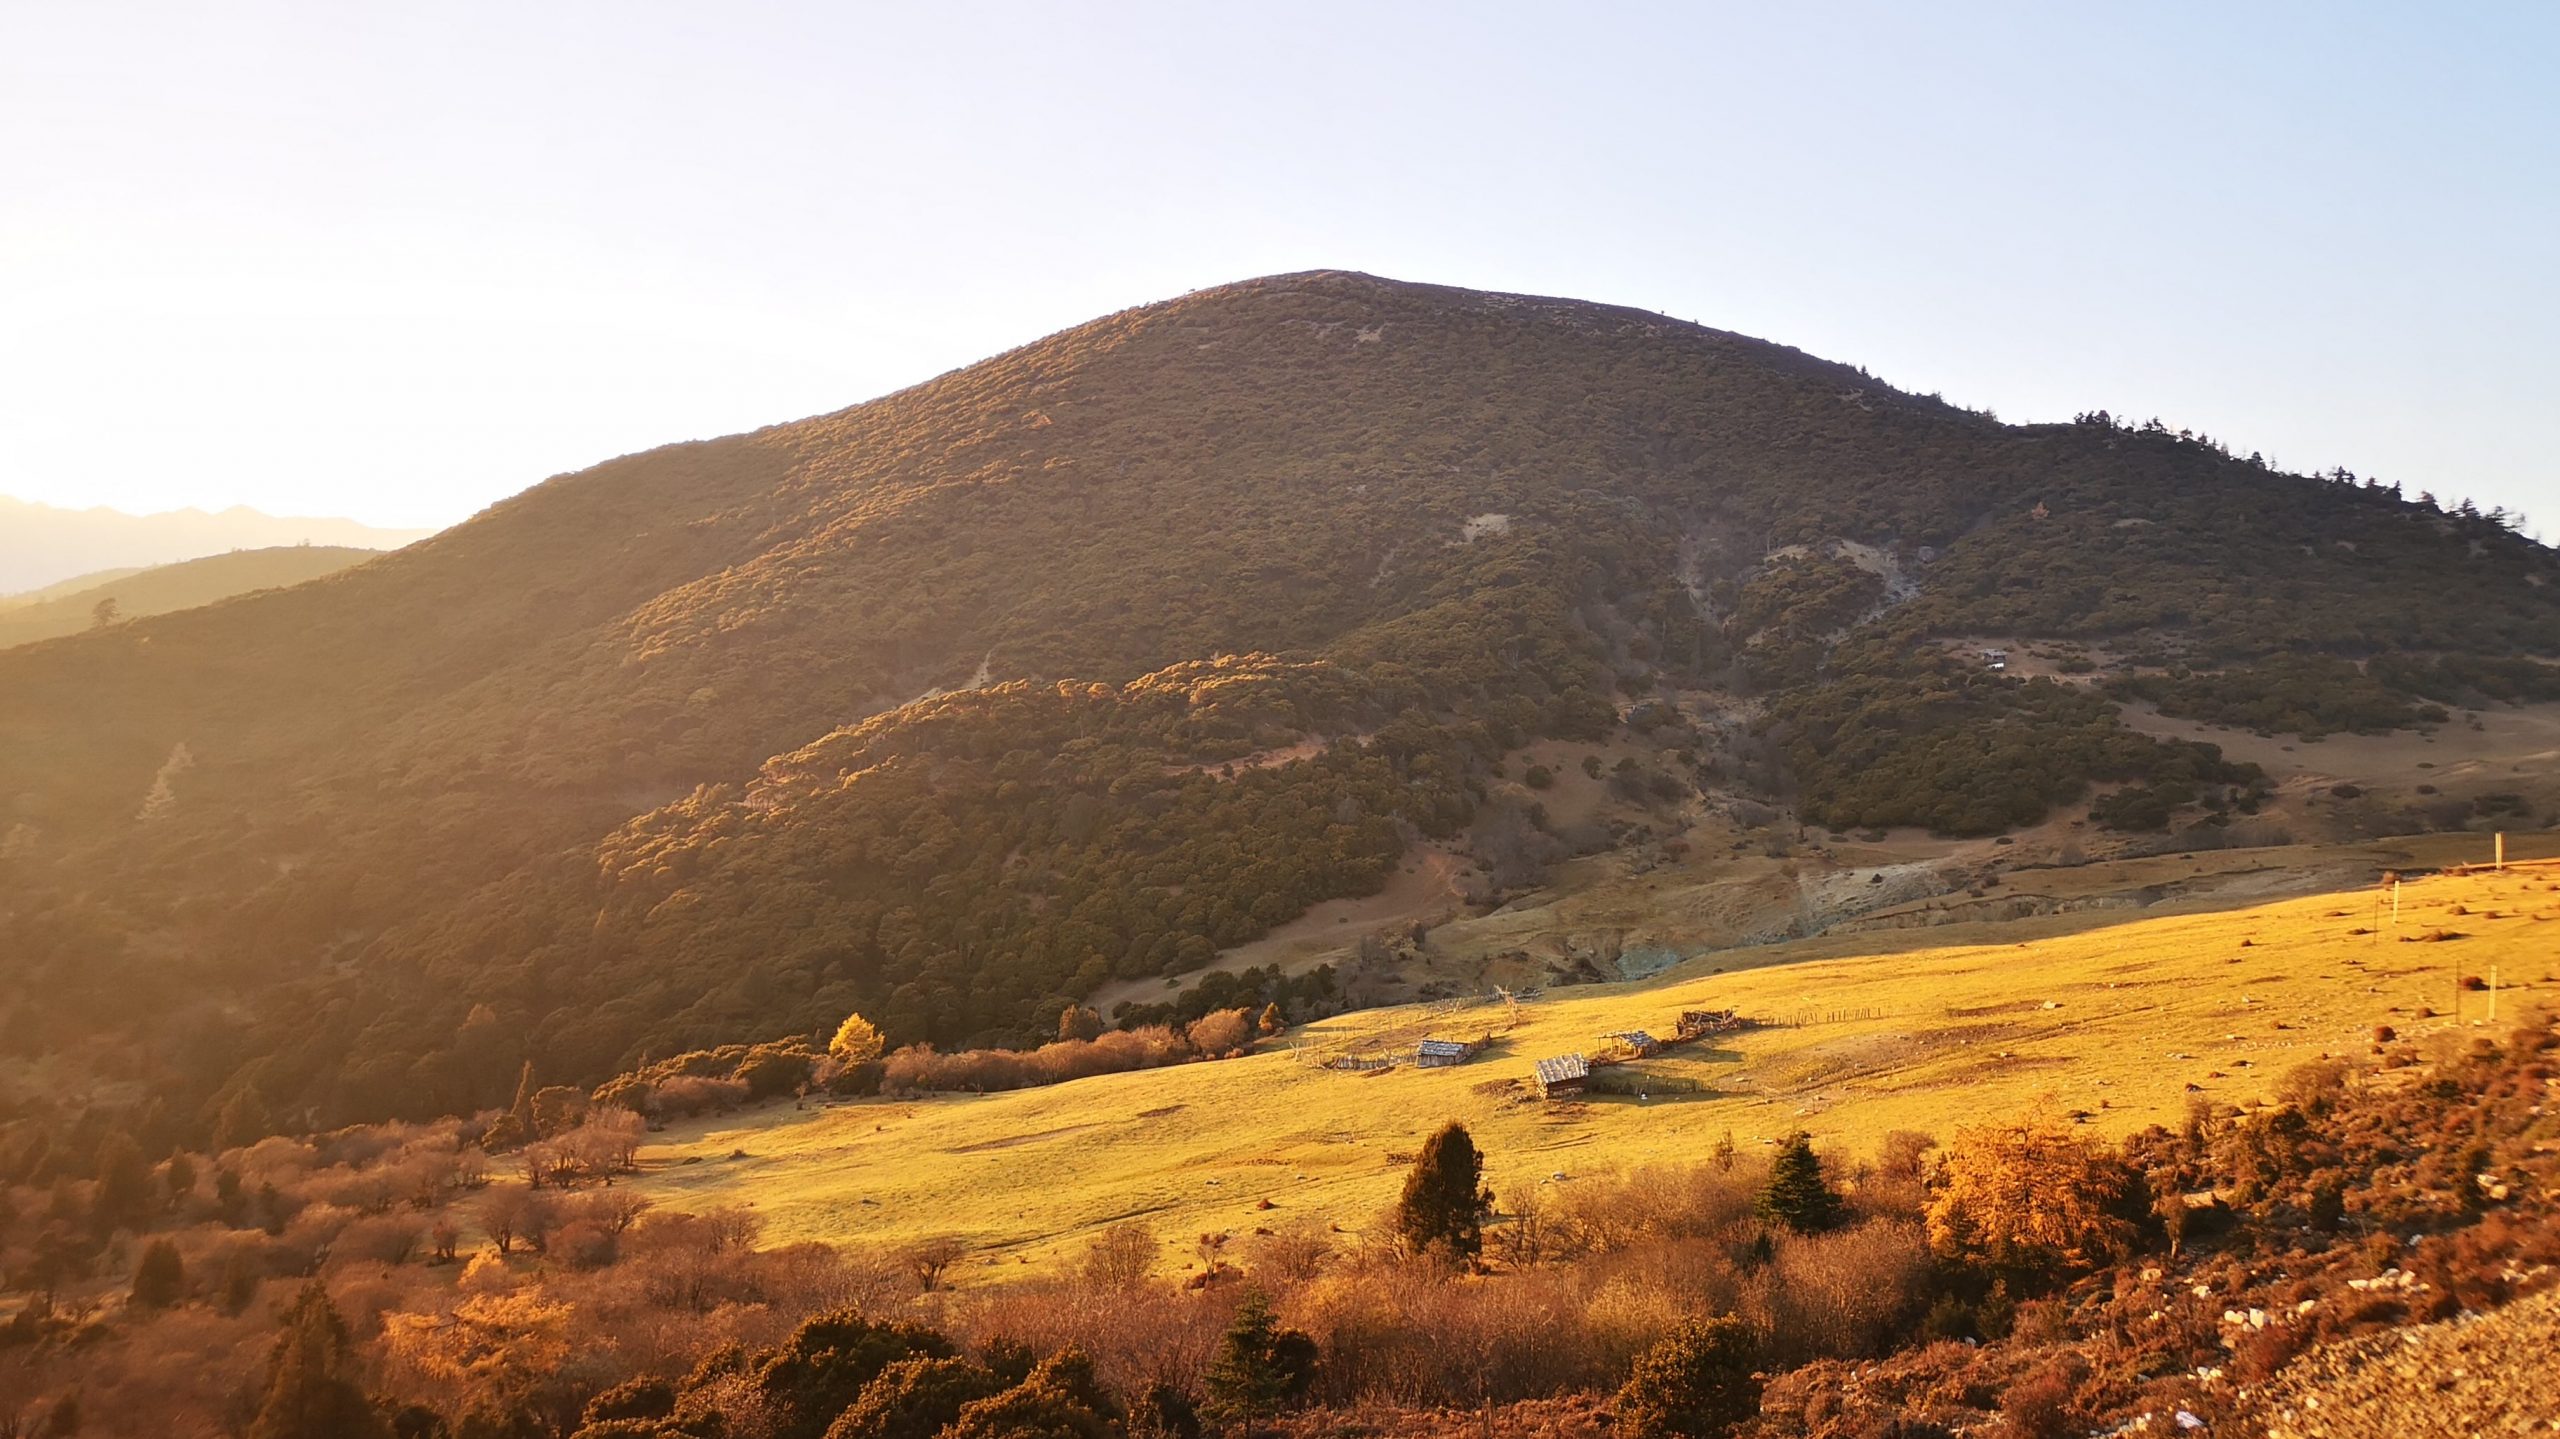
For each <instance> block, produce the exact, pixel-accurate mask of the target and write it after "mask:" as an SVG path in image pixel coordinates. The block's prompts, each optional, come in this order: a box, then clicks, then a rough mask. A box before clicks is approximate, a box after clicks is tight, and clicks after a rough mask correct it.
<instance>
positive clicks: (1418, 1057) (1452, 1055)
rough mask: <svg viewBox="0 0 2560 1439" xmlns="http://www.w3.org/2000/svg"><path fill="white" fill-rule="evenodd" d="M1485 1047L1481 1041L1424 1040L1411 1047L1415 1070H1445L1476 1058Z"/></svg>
mask: <svg viewBox="0 0 2560 1439" xmlns="http://www.w3.org/2000/svg"><path fill="white" fill-rule="evenodd" d="M1484 1046H1485V1041H1484V1040H1481V1039H1426V1040H1424V1041H1422V1042H1421V1043H1420V1044H1417V1045H1415V1046H1414V1047H1413V1067H1414V1068H1416V1069H1447V1068H1449V1067H1450V1066H1452V1065H1458V1064H1464V1063H1466V1062H1467V1061H1468V1060H1470V1059H1473V1058H1475V1057H1476V1055H1477V1053H1478V1052H1479V1051H1481V1050H1482V1049H1483V1048H1484Z"/></svg>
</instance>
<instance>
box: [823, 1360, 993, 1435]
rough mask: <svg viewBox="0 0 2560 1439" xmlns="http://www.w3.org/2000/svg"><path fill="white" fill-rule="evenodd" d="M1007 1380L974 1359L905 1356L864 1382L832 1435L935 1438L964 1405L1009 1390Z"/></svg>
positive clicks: (830, 1430)
mask: <svg viewBox="0 0 2560 1439" xmlns="http://www.w3.org/2000/svg"><path fill="white" fill-rule="evenodd" d="M1004 1387H1005V1385H1004V1381H1003V1380H1001V1379H998V1378H997V1377H996V1376H995V1374H994V1373H993V1372H991V1371H990V1370H989V1369H988V1368H987V1366H985V1365H983V1364H980V1363H977V1362H976V1361H974V1360H969V1359H901V1360H899V1361H898V1362H896V1363H894V1364H892V1365H890V1366H889V1367H888V1368H886V1369H883V1370H881V1371H880V1374H879V1377H877V1378H875V1379H873V1380H872V1381H871V1382H870V1383H869V1384H866V1385H864V1386H863V1388H862V1397H861V1398H859V1399H856V1400H855V1401H854V1402H853V1407H852V1408H850V1409H847V1410H846V1411H844V1413H842V1414H840V1415H838V1416H836V1420H835V1422H834V1423H833V1424H831V1425H829V1426H828V1427H827V1439H933V1436H934V1435H936V1434H939V1433H941V1432H942V1430H943V1429H944V1427H945V1426H947V1425H949V1424H950V1423H951V1422H952V1421H953V1420H956V1419H958V1418H959V1417H960V1411H961V1410H963V1409H966V1408H968V1407H969V1406H970V1405H971V1404H974V1403H976V1402H977V1401H979V1400H981V1399H985V1398H988V1397H990V1396H992V1395H995V1394H998V1393H1001V1392H1003V1390H1004Z"/></svg>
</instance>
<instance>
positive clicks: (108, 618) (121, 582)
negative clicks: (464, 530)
mask: <svg viewBox="0 0 2560 1439" xmlns="http://www.w3.org/2000/svg"><path fill="white" fill-rule="evenodd" d="M381 553H382V551H380V550H363V549H355V548H352V547H349V546H345V545H283V546H279V547H277V548H275V549H268V550H233V551H231V552H229V553H227V554H219V555H206V556H205V557H204V558H202V559H197V560H180V561H178V562H177V563H176V564H173V565H152V566H149V567H147V568H144V569H138V570H107V571H104V572H101V573H98V574H91V575H82V576H79V577H78V578H76V579H68V580H64V581H63V582H62V583H60V584H58V585H48V586H46V587H45V588H44V589H41V590H36V591H34V592H32V593H30V594H25V595H8V596H0V649H7V648H8V647H9V646H11V645H23V644H31V643H33V642H34V641H36V640H49V639H55V638H59V637H60V636H63V635H72V634H78V633H80V632H81V631H82V630H87V629H97V628H100V627H102V626H105V625H109V624H115V623H118V622H120V621H123V620H138V619H141V618H143V617H144V616H146V615H165V614H167V613H169V612H170V611H172V610H185V609H193V608H195V607H196V606H198V605H209V604H212V603H214V602H215V601H216V600H227V599H229V598H231V597H232V596H234V595H245V594H253V593H255V592H257V591H259V590H272V589H281V588H283V587H284V586H286V585H298V584H300V583H302V582H303V581H304V580H316V579H318V578H319V577H320V576H322V575H327V574H335V573H337V572H338V571H339V570H343V569H345V568H346V567H347V566H349V565H360V564H363V563H364V562H365V561H367V560H369V559H372V558H373V557H374V556H376V555H379V554H381Z"/></svg>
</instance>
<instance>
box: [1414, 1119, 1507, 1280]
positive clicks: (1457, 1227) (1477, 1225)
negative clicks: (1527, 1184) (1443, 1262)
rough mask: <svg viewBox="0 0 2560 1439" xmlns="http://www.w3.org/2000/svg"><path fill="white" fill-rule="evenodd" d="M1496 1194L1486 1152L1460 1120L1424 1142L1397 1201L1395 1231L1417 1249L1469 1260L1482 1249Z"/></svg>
mask: <svg viewBox="0 0 2560 1439" xmlns="http://www.w3.org/2000/svg"><path fill="white" fill-rule="evenodd" d="M1492 1206H1493V1193H1492V1191H1490V1190H1488V1189H1486V1188H1485V1187H1484V1156H1483V1155H1481V1154H1478V1153H1477V1152H1476V1142H1475V1140H1474V1139H1473V1138H1472V1137H1471V1136H1469V1135H1468V1133H1467V1128H1466V1126H1465V1125H1463V1124H1459V1123H1457V1122H1456V1121H1454V1120H1453V1121H1451V1122H1450V1123H1448V1124H1446V1125H1443V1126H1441V1129H1440V1132H1439V1133H1437V1134H1434V1135H1432V1136H1431V1138H1430V1139H1428V1140H1426V1141H1424V1143H1423V1146H1422V1154H1421V1156H1420V1157H1419V1158H1417V1159H1415V1160H1414V1161H1413V1170H1412V1172H1411V1173H1409V1174H1407V1175H1406V1176H1405V1180H1404V1197H1403V1198H1402V1199H1400V1200H1398V1201H1397V1203H1396V1233H1397V1234H1398V1235H1399V1236H1401V1237H1402V1238H1403V1240H1404V1242H1405V1243H1406V1244H1407V1245H1409V1246H1411V1247H1412V1249H1413V1250H1414V1252H1415V1253H1418V1254H1429V1253H1439V1254H1444V1255H1446V1256H1448V1257H1450V1258H1452V1259H1457V1260H1461V1261H1464V1260H1471V1259H1473V1258H1475V1257H1476V1255H1477V1254H1478V1253H1480V1252H1482V1250H1483V1249H1484V1216H1485V1212H1486V1211H1487V1210H1488V1209H1490V1208H1492Z"/></svg>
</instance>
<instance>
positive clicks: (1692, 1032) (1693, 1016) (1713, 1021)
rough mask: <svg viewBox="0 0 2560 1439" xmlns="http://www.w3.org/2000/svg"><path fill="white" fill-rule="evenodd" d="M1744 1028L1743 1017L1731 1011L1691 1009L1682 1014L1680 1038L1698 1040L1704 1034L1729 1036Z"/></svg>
mask: <svg viewBox="0 0 2560 1439" xmlns="http://www.w3.org/2000/svg"><path fill="white" fill-rule="evenodd" d="M1741 1027H1742V1017H1741V1016H1740V1015H1737V1014H1735V1013H1734V1012H1733V1011H1732V1010H1730V1009H1690V1010H1683V1011H1681V1014H1680V1030H1679V1033H1680V1037H1681V1038H1682V1039H1696V1038H1697V1037H1698V1036H1700V1035H1702V1034H1727V1033H1730V1032H1732V1031H1734V1030H1737V1029H1740V1028H1741Z"/></svg>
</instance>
